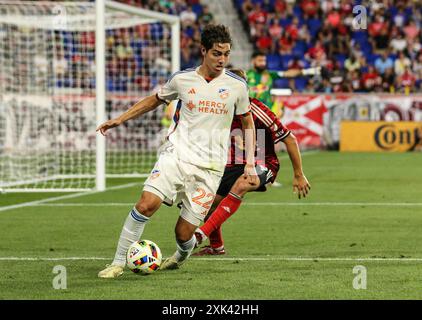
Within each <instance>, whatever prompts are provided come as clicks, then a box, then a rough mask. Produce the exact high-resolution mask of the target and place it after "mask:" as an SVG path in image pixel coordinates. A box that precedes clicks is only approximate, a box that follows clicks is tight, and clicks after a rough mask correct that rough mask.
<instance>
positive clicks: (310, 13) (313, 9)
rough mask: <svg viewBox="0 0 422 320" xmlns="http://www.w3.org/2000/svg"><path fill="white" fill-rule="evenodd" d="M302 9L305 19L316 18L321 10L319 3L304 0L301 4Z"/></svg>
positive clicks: (312, 0)
mask: <svg viewBox="0 0 422 320" xmlns="http://www.w3.org/2000/svg"><path fill="white" fill-rule="evenodd" d="M300 7H301V8H302V10H303V14H304V15H305V19H306V18H313V17H315V16H316V15H317V13H318V10H319V4H318V1H314V0H303V1H302V3H301V4H300Z"/></svg>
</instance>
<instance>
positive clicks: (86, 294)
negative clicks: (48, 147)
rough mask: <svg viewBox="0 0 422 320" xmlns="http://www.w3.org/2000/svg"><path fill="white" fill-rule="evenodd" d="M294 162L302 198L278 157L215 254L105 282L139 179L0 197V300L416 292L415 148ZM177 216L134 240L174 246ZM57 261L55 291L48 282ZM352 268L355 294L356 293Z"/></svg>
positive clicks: (418, 200) (420, 189)
mask: <svg viewBox="0 0 422 320" xmlns="http://www.w3.org/2000/svg"><path fill="white" fill-rule="evenodd" d="M303 162H304V170H305V173H306V175H307V177H308V179H309V181H310V183H311V184H312V190H311V194H310V195H309V197H308V198H306V199H302V200H298V199H297V198H295V196H294V195H293V193H292V188H291V176H292V170H291V165H290V162H289V160H288V158H287V157H286V156H285V155H283V156H282V169H281V172H280V174H279V177H278V181H279V182H281V183H282V184H283V186H282V187H281V188H272V189H270V190H269V191H268V192H266V193H251V194H249V195H247V196H246V198H245V201H244V204H243V205H242V206H241V208H240V209H239V211H238V212H237V213H236V214H235V215H234V216H233V217H232V218H231V219H230V220H228V221H227V223H226V224H225V225H224V227H223V231H224V238H225V243H226V248H227V254H226V255H225V256H218V257H208V258H200V257H192V258H191V259H190V260H189V261H188V262H187V263H186V264H185V265H183V267H182V268H181V269H179V270H174V271H161V272H160V271H158V272H156V273H155V274H152V275H149V276H139V275H135V274H133V273H131V272H129V271H127V272H125V274H124V275H123V276H122V277H121V278H118V279H113V280H106V279H98V278H97V273H98V271H100V270H101V269H102V268H103V267H104V266H105V264H107V263H110V261H111V259H112V257H113V255H114V250H115V246H116V243H117V239H118V236H119V233H120V230H121V227H122V224H123V222H124V219H125V218H126V216H127V214H128V212H129V210H130V209H131V207H132V205H133V203H134V202H135V201H136V200H137V199H138V197H139V195H140V191H141V186H142V183H141V181H137V180H133V179H132V180H130V179H126V180H123V179H115V180H109V181H108V186H109V187H111V186H116V185H119V184H127V183H130V182H137V184H136V185H133V184H132V185H131V186H128V187H124V188H121V189H114V190H109V191H106V192H103V193H92V194H85V195H82V196H77V197H72V198H62V199H58V200H55V201H51V200H50V201H38V200H43V199H47V198H52V197H58V196H60V195H61V194H57V193H54V194H53V193H51V194H36V193H34V194H1V195H0V234H1V237H0V238H1V241H0V299H162V300H167V299H169V300H170V299H277V300H278V299H421V298H422V290H421V285H422V271H421V270H422V252H421V250H422V232H421V226H422V155H421V154H420V153H404V154H369V153H364V154H362V153H337V152H315V153H308V154H305V156H304V157H303ZM31 201H35V202H33V204H32V205H30V206H27V205H25V203H28V202H31ZM19 204H20V206H15V207H10V206H12V205H19ZM177 217H178V210H177V209H176V208H167V207H165V206H163V207H162V208H161V209H160V210H159V211H158V212H157V213H156V214H155V215H154V216H153V217H152V218H151V220H150V222H149V224H148V225H147V227H146V229H145V232H144V234H143V236H142V238H145V239H150V240H152V241H154V242H156V243H157V244H158V245H159V246H160V248H161V250H162V252H163V256H169V255H170V254H172V253H173V251H174V249H175V240H174V231H173V230H174V225H175V222H176V219H177ZM57 265H62V266H64V267H65V268H66V272H67V288H66V289H65V290H56V289H54V288H53V279H54V277H55V276H56V274H55V273H53V268H54V267H55V266H57ZM359 265H360V266H363V267H365V268H366V289H359V290H358V289H355V288H354V287H353V283H354V279H355V277H359V276H363V274H362V273H359V274H356V273H353V269H354V267H355V266H359ZM355 281H356V280H355ZM360 283H362V282H360Z"/></svg>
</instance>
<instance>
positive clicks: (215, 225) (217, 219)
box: [200, 193, 242, 239]
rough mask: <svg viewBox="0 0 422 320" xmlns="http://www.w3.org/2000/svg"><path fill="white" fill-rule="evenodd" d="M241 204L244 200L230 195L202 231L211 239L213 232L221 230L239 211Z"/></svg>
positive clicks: (222, 201) (232, 194) (221, 203)
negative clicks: (225, 222)
mask: <svg viewBox="0 0 422 320" xmlns="http://www.w3.org/2000/svg"><path fill="white" fill-rule="evenodd" d="M241 203H242V198H240V197H239V196H237V195H235V194H234V193H229V194H228V195H227V197H225V198H224V199H223V200H221V202H220V204H219V205H218V207H217V209H215V211H214V212H213V213H212V215H211V216H210V217H209V219H208V220H207V221H206V222H205V224H204V225H203V226H202V227H201V228H200V229H201V231H202V232H203V233H204V234H205V235H206V236H207V237H209V238H210V239H211V237H210V235H211V232H213V231H214V230H217V229H220V227H221V225H222V224H223V223H224V221H226V220H227V219H228V218H229V217H230V216H231V215H232V214H234V213H235V212H236V211H237V209H239V207H240V204H241ZM220 232H221V230H220ZM220 238H221V237H220Z"/></svg>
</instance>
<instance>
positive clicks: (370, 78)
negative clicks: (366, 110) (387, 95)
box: [361, 65, 381, 92]
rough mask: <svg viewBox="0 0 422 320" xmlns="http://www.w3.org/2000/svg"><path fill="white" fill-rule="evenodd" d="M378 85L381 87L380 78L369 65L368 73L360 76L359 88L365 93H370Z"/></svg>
mask: <svg viewBox="0 0 422 320" xmlns="http://www.w3.org/2000/svg"><path fill="white" fill-rule="evenodd" d="M378 85H381V77H380V76H379V75H378V73H377V71H376V70H375V68H374V66H371V65H370V66H369V67H368V71H367V72H365V73H364V74H362V77H361V87H362V89H363V90H364V91H365V92H371V91H374V89H375V88H376V86H378Z"/></svg>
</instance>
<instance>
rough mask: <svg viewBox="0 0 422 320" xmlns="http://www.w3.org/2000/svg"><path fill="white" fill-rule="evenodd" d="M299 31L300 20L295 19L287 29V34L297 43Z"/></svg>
mask: <svg viewBox="0 0 422 320" xmlns="http://www.w3.org/2000/svg"><path fill="white" fill-rule="evenodd" d="M299 29H300V26H299V19H298V18H297V17H294V18H293V20H292V23H291V24H290V25H288V26H287V27H286V32H287V34H289V35H290V37H291V38H292V39H293V40H294V41H296V40H297V39H298V37H299Z"/></svg>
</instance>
